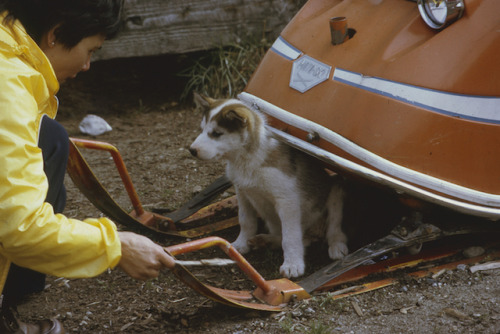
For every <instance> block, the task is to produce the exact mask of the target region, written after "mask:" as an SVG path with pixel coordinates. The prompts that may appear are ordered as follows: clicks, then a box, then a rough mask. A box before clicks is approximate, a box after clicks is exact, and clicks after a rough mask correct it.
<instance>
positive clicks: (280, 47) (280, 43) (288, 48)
mask: <svg viewBox="0 0 500 334" xmlns="http://www.w3.org/2000/svg"><path fill="white" fill-rule="evenodd" d="M271 50H273V51H274V52H276V53H277V54H279V55H280V56H282V57H284V58H286V59H288V60H295V59H297V58H299V56H300V55H301V54H302V51H300V50H299V49H297V48H296V47H294V46H293V45H292V44H290V43H288V42H287V41H286V40H285V39H284V38H283V37H281V36H279V37H278V38H277V39H276V40H275V41H274V43H273V45H272V46H271Z"/></svg>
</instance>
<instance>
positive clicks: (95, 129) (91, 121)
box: [78, 114, 113, 136]
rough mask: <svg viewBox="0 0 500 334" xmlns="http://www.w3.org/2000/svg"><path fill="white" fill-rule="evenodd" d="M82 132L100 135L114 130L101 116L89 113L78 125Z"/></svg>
mask: <svg viewBox="0 0 500 334" xmlns="http://www.w3.org/2000/svg"><path fill="white" fill-rule="evenodd" d="M78 129H80V132H82V133H85V134H88V135H91V136H99V135H102V134H103V133H106V132H108V131H111V130H113V129H112V128H111V126H110V125H109V124H108V123H107V122H106V121H105V120H104V119H102V118H101V117H99V116H97V115H92V114H89V115H87V116H85V117H84V118H83V120H82V121H81V122H80V125H79V126H78Z"/></svg>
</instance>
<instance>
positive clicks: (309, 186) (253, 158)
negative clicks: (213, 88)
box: [189, 93, 348, 278]
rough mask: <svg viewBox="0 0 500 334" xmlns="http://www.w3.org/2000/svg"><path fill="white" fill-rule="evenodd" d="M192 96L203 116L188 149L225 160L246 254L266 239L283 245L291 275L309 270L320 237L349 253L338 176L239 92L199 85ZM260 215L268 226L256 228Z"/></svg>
mask: <svg viewBox="0 0 500 334" xmlns="http://www.w3.org/2000/svg"><path fill="white" fill-rule="evenodd" d="M194 99H195V103H196V105H197V107H199V108H201V109H202V110H203V111H204V116H203V120H202V122H201V129H202V132H201V134H200V135H199V136H198V137H197V138H196V139H195V140H194V142H193V143H192V145H191V147H190V149H189V150H190V152H191V154H192V155H193V156H195V157H198V158H199V159H201V160H211V159H221V160H225V161H226V163H227V165H226V173H227V176H228V178H229V179H230V180H231V181H232V183H233V185H234V187H235V190H236V195H237V198H238V206H239V211H238V215H239V217H238V218H239V223H240V233H239V236H238V238H237V239H236V241H234V242H233V244H232V245H233V246H234V247H235V248H236V249H237V250H238V251H239V252H240V253H242V254H244V253H247V252H248V251H249V250H250V249H251V247H252V246H255V245H259V244H262V243H265V244H271V245H280V246H281V247H282V248H283V257H284V262H283V264H282V265H281V267H280V273H281V275H283V276H285V277H289V278H290V277H298V276H301V275H303V274H304V271H305V263H304V249H305V247H306V246H307V245H308V244H309V243H310V242H311V241H312V240H313V239H315V238H317V237H319V238H321V239H323V240H324V239H325V237H326V240H327V241H328V245H329V249H328V253H329V256H330V258H332V259H339V258H342V257H343V256H345V255H346V254H347V252H348V251H347V246H346V241H347V238H346V236H345V234H344V233H343V232H342V229H341V220H342V209H343V196H344V192H343V189H342V187H341V185H340V182H339V180H338V179H337V178H336V177H335V176H331V175H329V174H328V173H327V172H326V171H325V170H324V169H323V168H322V167H321V166H320V165H319V164H318V163H317V162H315V160H314V159H313V158H311V157H309V156H308V155H306V154H305V153H302V152H300V151H298V150H296V149H293V148H291V147H289V146H288V145H286V144H284V143H282V142H280V141H278V140H277V139H275V138H273V135H272V133H271V132H270V131H269V130H268V129H267V128H266V123H265V119H264V116H263V115H262V114H260V113H259V112H256V111H254V110H251V109H249V108H248V107H246V106H245V105H244V104H243V103H242V102H240V101H239V100H236V99H229V100H214V99H212V98H209V97H204V96H201V95H199V94H196V93H195V97H194ZM259 217H260V218H261V219H262V220H264V221H265V223H266V226H267V228H268V230H269V234H264V235H256V234H257V227H258V218H259Z"/></svg>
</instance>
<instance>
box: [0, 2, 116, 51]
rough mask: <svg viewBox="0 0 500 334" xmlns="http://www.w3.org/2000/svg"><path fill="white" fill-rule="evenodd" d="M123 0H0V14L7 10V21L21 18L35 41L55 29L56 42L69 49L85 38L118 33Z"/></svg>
mask: <svg viewBox="0 0 500 334" xmlns="http://www.w3.org/2000/svg"><path fill="white" fill-rule="evenodd" d="M122 2H123V1H122V0H0V13H1V12H4V11H8V15H7V16H6V18H5V20H6V21H7V22H13V21H15V20H19V21H20V22H21V24H22V25H23V26H24V28H25V29H26V32H27V33H28V34H29V35H30V36H31V38H33V40H34V41H35V42H36V43H37V44H40V42H41V39H42V36H43V35H44V34H45V33H47V32H49V31H50V30H51V29H52V28H54V27H57V28H56V30H55V31H54V34H55V37H56V40H57V42H59V43H61V44H62V45H64V46H65V47H67V48H68V49H71V48H72V47H74V46H75V45H77V44H78V43H79V42H80V41H81V40H82V39H84V38H85V37H90V36H94V35H99V34H102V35H103V36H105V37H106V39H110V38H113V37H115V36H116V34H117V33H118V31H119V30H120V26H121V17H120V13H121V8H122Z"/></svg>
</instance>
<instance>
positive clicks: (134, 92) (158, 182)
mask: <svg viewBox="0 0 500 334" xmlns="http://www.w3.org/2000/svg"><path fill="white" fill-rule="evenodd" d="M181 66H183V62H182V61H181V60H179V58H178V57H174V56H165V57H157V58H147V59H128V60H119V59H118V60H112V61H105V62H98V63H96V64H93V65H92V67H93V68H92V69H91V71H90V72H88V73H84V74H81V75H80V76H79V77H78V78H77V79H75V80H74V81H72V82H68V83H67V84H65V85H64V86H63V87H62V89H61V92H60V94H59V98H60V106H61V107H60V113H59V115H58V119H59V120H60V121H61V122H62V123H63V124H64V125H65V126H66V128H67V130H68V132H69V133H70V136H72V137H79V138H86V139H97V140H100V141H105V142H109V143H111V144H113V145H115V146H116V147H117V148H118V149H119V151H120V152H121V154H122V156H123V158H124V160H125V163H126V166H127V168H128V171H129V172H130V175H131V177H132V180H133V182H134V185H135V187H136V190H137V192H138V194H139V197H140V199H141V201H142V202H143V204H144V206H145V208H146V209H147V210H151V209H153V208H169V209H175V208H177V207H179V206H180V205H181V204H182V203H184V202H185V201H187V200H188V199H190V198H191V197H192V196H193V195H194V193H196V192H198V191H199V190H200V189H201V188H204V187H205V186H207V185H208V184H210V182H212V181H213V180H215V179H216V178H217V177H218V176H221V175H222V174H223V172H224V169H223V166H222V165H221V164H220V163H206V162H200V161H198V160H196V159H194V158H193V157H191V155H190V154H189V151H188V149H187V148H188V147H189V144H190V143H191V142H192V140H193V139H194V138H195V137H196V135H197V132H198V128H199V121H200V118H201V115H200V114H199V113H198V112H196V111H194V110H193V109H192V106H191V105H190V103H189V101H188V103H181V102H180V101H179V94H180V92H181V90H182V87H183V82H182V81H181V80H180V79H179V78H177V77H176V76H175V75H174V74H175V72H176V71H178V70H179V69H180V67H181ZM87 114H97V115H100V116H102V117H103V118H104V119H106V121H107V122H108V123H109V124H110V125H111V126H112V128H113V130H112V131H111V132H108V133H105V134H103V135H101V136H98V137H96V138H92V137H90V136H87V135H83V134H81V133H80V132H79V130H78V124H79V122H80V121H81V119H82V118H83V117H84V116H85V115H87ZM84 153H85V156H86V157H87V159H88V161H89V164H90V165H91V167H92V168H93V169H94V171H95V173H96V174H97V176H98V177H99V178H100V179H101V180H102V182H103V184H104V185H105V186H106V187H107V189H108V191H109V192H110V194H111V195H112V197H113V198H114V199H115V200H116V201H117V202H118V203H119V204H120V205H121V206H122V207H123V208H125V209H126V210H130V209H131V205H130V202H129V201H128V198H127V194H126V192H125V190H124V188H123V186H122V184H121V181H120V178H119V176H118V174H117V173H116V170H115V169H114V167H113V164H112V160H111V159H110V157H109V156H107V155H106V154H101V153H99V152H87V151H85V152H84ZM67 187H68V199H69V200H68V204H67V208H66V212H65V213H66V215H68V216H70V217H75V218H80V219H83V218H85V217H92V216H98V215H100V214H101V213H100V212H99V211H98V210H97V209H95V208H94V207H93V206H92V205H91V204H90V202H89V201H88V200H87V199H86V198H85V197H84V196H83V195H81V194H80V193H79V192H78V190H77V189H76V188H75V187H74V186H73V184H72V182H71V180H70V179H69V178H68V180H67ZM231 194H232V190H231V189H229V190H228V191H227V192H226V193H225V194H223V195H222V196H223V197H226V196H230V195H231ZM368 220H370V221H371V222H373V220H371V219H370V218H368ZM118 226H119V228H120V229H126V227H124V226H122V225H119V224H118ZM237 232H238V228H237V227H234V228H231V229H229V230H226V231H223V232H219V233H215V235H220V236H222V237H224V238H227V239H228V240H229V241H233V240H234V239H235V237H236V235H237ZM149 236H150V237H151V238H153V239H154V240H155V241H156V242H158V243H160V244H162V245H164V246H168V245H173V244H177V243H181V242H183V241H185V240H183V239H181V238H173V237H166V236H161V235H154V234H149ZM493 240H499V239H498V235H497V236H495V237H494V238H493ZM440 243H441V244H445V243H446V241H441V242H440ZM486 244H487V242H486V238H479V239H477V240H475V241H474V242H473V243H471V245H472V246H481V247H483V248H487V247H486ZM312 247H313V248H314V247H315V246H312ZM424 247H426V246H424ZM491 251H492V250H491V249H486V252H491ZM460 254H461V253H460ZM460 254H459V256H460ZM206 255H209V256H211V255H217V254H215V252H211V251H207V252H201V253H196V254H195V255H193V256H191V257H192V258H194V259H199V258H201V257H203V256H206ZM247 259H248V260H249V261H250V263H251V264H252V265H254V267H256V269H257V270H258V271H259V272H260V273H261V274H262V275H263V276H264V277H265V278H266V279H275V278H278V277H279V273H278V268H279V266H280V264H281V260H282V259H281V254H280V252H279V251H273V250H258V251H254V252H252V253H251V254H249V255H248V257H247ZM307 262H308V266H309V269H308V273H307V274H311V273H312V272H313V271H314V270H315V269H317V268H319V267H320V266H322V265H324V264H327V263H328V259H327V254H326V252H325V249H324V248H322V246H316V249H309V250H308V254H307ZM196 273H197V275H198V277H199V278H200V280H203V281H204V282H207V283H208V284H211V285H213V286H217V287H223V288H227V287H230V288H233V289H239V288H241V289H251V287H252V285H251V284H250V285H248V283H247V282H246V281H245V280H244V276H243V275H241V274H240V272H239V270H237V269H236V268H234V267H232V266H229V267H208V268H207V267H204V268H201V269H197V270H196ZM385 277H387V276H385ZM388 277H395V278H396V281H395V284H393V285H390V286H388V287H385V288H381V289H378V290H375V291H370V292H367V293H363V294H359V295H356V296H350V297H346V298H343V299H338V300H333V298H332V296H333V293H334V291H336V290H339V289H341V288H345V287H348V286H351V285H356V284H359V283H358V282H354V283H351V284H350V285H344V286H341V287H337V288H336V289H335V290H334V291H330V292H319V293H314V294H313V296H312V298H311V299H307V300H303V301H297V302H294V303H290V304H289V305H287V306H286V307H283V310H282V311H281V312H276V313H266V312H256V311H248V310H241V309H235V308H231V307H228V306H222V305H219V304H217V303H215V302H212V301H210V300H208V299H206V298H205V297H202V296H200V295H199V294H197V293H196V292H195V291H193V290H191V289H189V288H187V287H186V286H185V285H183V284H182V283H181V282H180V281H179V280H177V279H176V277H175V276H173V275H172V274H171V273H170V272H169V271H167V270H165V271H164V272H162V274H161V275H160V277H159V278H158V279H155V280H151V281H147V282H140V281H135V280H133V279H131V278H129V277H127V276H126V275H125V274H124V273H123V272H121V271H120V270H118V269H116V270H110V271H108V272H106V273H103V274H102V275H100V276H99V277H96V278H92V279H75V280H68V279H65V278H55V277H48V279H47V287H46V289H45V291H43V292H41V293H38V294H36V295H34V296H33V297H32V298H30V299H29V300H27V301H26V302H25V303H24V304H23V305H21V306H20V313H21V316H22V318H23V319H25V320H36V319H43V318H47V317H54V316H56V317H58V318H59V319H60V320H61V321H63V323H64V325H65V327H66V329H67V331H68V333H218V334H219V333H232V334H243V333H356V334H358V333H359V334H361V333H490V334H495V333H500V270H499V269H496V270H487V271H478V272H475V273H472V272H471V270H470V267H469V266H468V265H462V266H459V268H458V269H449V270H445V271H441V272H440V273H439V274H438V275H435V276H430V275H428V276H426V277H422V278H412V277H410V276H408V275H405V274H404V273H400V272H393V273H392V274H391V275H389V276H388ZM249 286H250V287H249Z"/></svg>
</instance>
